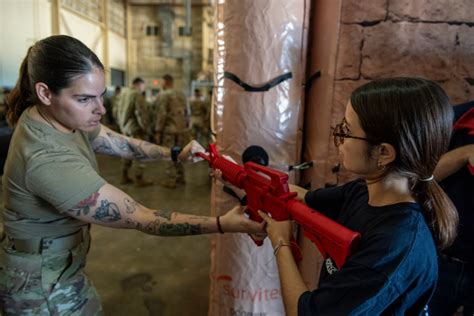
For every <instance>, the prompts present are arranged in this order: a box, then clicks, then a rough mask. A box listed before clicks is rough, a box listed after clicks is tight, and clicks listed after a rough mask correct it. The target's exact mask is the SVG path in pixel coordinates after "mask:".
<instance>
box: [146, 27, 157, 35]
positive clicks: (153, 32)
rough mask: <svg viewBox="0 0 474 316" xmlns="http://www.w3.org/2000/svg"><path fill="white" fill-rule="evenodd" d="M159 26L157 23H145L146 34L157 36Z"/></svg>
mask: <svg viewBox="0 0 474 316" xmlns="http://www.w3.org/2000/svg"><path fill="white" fill-rule="evenodd" d="M159 32H160V27H159V26H158V25H147V26H146V27H145V34H146V36H159V35H160V33H159Z"/></svg>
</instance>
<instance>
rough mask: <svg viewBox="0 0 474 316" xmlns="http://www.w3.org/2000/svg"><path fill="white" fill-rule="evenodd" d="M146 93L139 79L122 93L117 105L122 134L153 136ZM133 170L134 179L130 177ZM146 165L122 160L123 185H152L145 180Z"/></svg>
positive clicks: (147, 138) (135, 136) (142, 81)
mask: <svg viewBox="0 0 474 316" xmlns="http://www.w3.org/2000/svg"><path fill="white" fill-rule="evenodd" d="M144 91H145V81H144V80H143V79H142V78H140V77H137V78H135V79H134V80H133V82H132V87H131V88H129V89H125V91H123V92H122V93H121V96H120V100H119V102H118V103H117V105H118V106H117V118H118V125H119V127H120V132H121V133H122V134H124V135H127V136H130V137H133V138H138V139H143V140H149V138H150V135H151V130H150V127H151V123H150V119H151V113H150V111H151V107H150V106H149V105H148V103H147V102H146V99H145V96H144V95H143V92H144ZM130 169H132V171H133V173H134V178H133V179H132V178H131V177H130V175H129V170H130ZM144 170H145V164H144V163H143V162H140V161H136V160H133V161H132V160H127V159H122V180H121V183H122V184H127V183H131V182H133V181H135V185H136V186H138V187H144V186H148V185H152V184H153V182H152V181H149V180H145V179H144V178H143V173H144Z"/></svg>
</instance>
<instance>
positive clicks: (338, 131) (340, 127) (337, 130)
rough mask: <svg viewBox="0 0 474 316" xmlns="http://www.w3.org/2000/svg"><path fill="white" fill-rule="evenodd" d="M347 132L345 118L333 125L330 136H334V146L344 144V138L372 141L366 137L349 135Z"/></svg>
mask: <svg viewBox="0 0 474 316" xmlns="http://www.w3.org/2000/svg"><path fill="white" fill-rule="evenodd" d="M348 132H349V129H348V128H347V122H346V119H345V118H343V119H342V122H341V123H339V124H337V125H336V127H334V130H333V131H332V136H333V137H334V145H335V146H336V147H339V146H340V145H342V144H344V138H353V139H360V140H365V141H367V142H372V141H371V140H370V139H368V138H364V137H357V136H352V135H349V134H348Z"/></svg>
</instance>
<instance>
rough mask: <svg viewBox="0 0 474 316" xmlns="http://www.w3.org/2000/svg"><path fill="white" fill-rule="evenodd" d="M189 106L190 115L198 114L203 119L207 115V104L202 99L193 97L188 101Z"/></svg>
mask: <svg viewBox="0 0 474 316" xmlns="http://www.w3.org/2000/svg"><path fill="white" fill-rule="evenodd" d="M189 105H190V107H191V115H192V116H199V117H202V118H203V119H204V118H206V116H207V104H206V102H204V101H203V100H199V99H193V100H191V101H190V102H189Z"/></svg>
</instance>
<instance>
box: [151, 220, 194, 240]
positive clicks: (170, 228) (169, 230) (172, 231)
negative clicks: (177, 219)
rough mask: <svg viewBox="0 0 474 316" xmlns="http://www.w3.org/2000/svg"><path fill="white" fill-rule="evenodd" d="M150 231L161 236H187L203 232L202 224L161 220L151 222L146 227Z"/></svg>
mask: <svg viewBox="0 0 474 316" xmlns="http://www.w3.org/2000/svg"><path fill="white" fill-rule="evenodd" d="M146 230H147V231H148V233H150V234H153V235H161V236H186V235H199V234H202V229H201V225H199V224H189V223H178V224H173V223H163V222H161V221H160V220H156V221H154V222H151V223H150V224H148V226H147V227H146Z"/></svg>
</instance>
